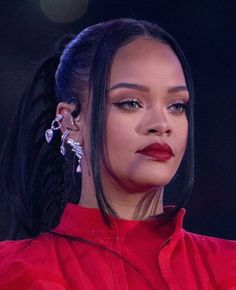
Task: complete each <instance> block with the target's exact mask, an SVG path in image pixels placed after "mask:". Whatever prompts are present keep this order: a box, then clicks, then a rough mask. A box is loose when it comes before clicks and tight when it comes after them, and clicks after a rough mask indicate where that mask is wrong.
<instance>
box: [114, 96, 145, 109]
mask: <svg viewBox="0 0 236 290" xmlns="http://www.w3.org/2000/svg"><path fill="white" fill-rule="evenodd" d="M114 105H115V106H117V107H118V108H120V109H125V110H137V109H140V108H142V105H141V102H140V101H139V100H138V99H137V98H130V99H124V100H121V101H119V102H116V103H114ZM132 105H133V106H132ZM134 105H135V106H134Z"/></svg>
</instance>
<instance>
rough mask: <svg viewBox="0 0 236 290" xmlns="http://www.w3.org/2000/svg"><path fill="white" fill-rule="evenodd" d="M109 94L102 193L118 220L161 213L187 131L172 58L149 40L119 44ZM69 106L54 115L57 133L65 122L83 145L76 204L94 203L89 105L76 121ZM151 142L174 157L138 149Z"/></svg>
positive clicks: (182, 86) (180, 81)
mask: <svg viewBox="0 0 236 290" xmlns="http://www.w3.org/2000/svg"><path fill="white" fill-rule="evenodd" d="M124 83H125V84H126V85H124ZM127 83H128V84H132V86H130V85H127ZM121 84H122V85H121ZM137 86H138V87H137ZM140 86H141V87H140ZM108 98H109V102H108V103H109V104H108V118H107V132H106V133H107V140H106V141H107V156H106V162H105V163H104V162H101V177H102V183H103V186H104V191H105V194H106V197H107V199H108V201H109V202H110V204H111V205H112V207H113V208H114V209H115V211H116V212H117V213H118V214H119V216H120V217H121V218H125V219H145V218H148V217H150V216H152V215H154V214H159V213H162V212H163V204H162V194H163V188H164V186H165V185H166V184H168V183H169V182H170V180H171V179H172V178H173V176H174V175H175V173H176V171H177V169H178V167H179V165H180V162H181V160H182V158H183V155H184V152H185V148H186V142H187V133H188V121H187V118H186V115H185V111H184V107H185V105H184V104H187V102H188V98H189V94H188V90H187V89H186V82H185V78H184V74H183V70H182V67H181V64H180V62H179V60H178V58H177V56H176V55H175V53H174V52H173V51H172V49H171V48H170V47H169V46H168V45H166V44H163V43H160V42H158V41H156V40H153V39H150V38H141V37H140V38H138V39H136V40H134V41H132V42H130V43H129V44H127V45H125V46H123V47H121V48H120V49H119V50H118V52H117V53H116V55H115V57H114V60H113V63H112V66H111V72H110V81H109V93H108ZM72 110H73V105H71V104H70V105H69V104H65V103H61V104H59V105H58V108H57V113H61V114H63V115H64V119H63V121H62V131H63V130H64V129H65V128H66V127H67V128H68V127H69V125H70V127H69V128H70V129H71V133H70V138H74V139H75V140H77V141H79V142H80V143H82V144H83V147H84V151H85V155H84V157H83V158H82V195H81V200H80V204H81V205H82V206H85V207H97V202H96V198H95V191H94V184H93V181H92V177H91V173H90V172H91V170H90V165H89V162H88V160H89V156H88V154H89V153H88V152H89V151H88V148H89V141H88V140H89V130H88V128H89V104H85V106H83V108H82V112H81V114H80V120H79V121H76V120H75V121H74V122H73V120H72V121H71V118H72V116H71V114H70V113H71V112H72ZM153 143H161V144H163V143H166V144H168V145H169V146H170V147H171V149H172V151H173V155H174V156H173V157H171V159H169V160H167V161H164V162H159V161H157V160H155V159H153V158H150V157H147V156H145V155H143V154H140V153H138V152H137V151H138V150H140V149H142V148H144V147H146V146H147V145H150V144H153Z"/></svg>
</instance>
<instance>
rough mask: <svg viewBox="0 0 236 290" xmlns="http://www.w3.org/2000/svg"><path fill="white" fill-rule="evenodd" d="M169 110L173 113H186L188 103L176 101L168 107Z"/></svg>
mask: <svg viewBox="0 0 236 290" xmlns="http://www.w3.org/2000/svg"><path fill="white" fill-rule="evenodd" d="M167 109H168V110H170V112H171V113H174V114H181V113H184V112H185V111H186V109H187V103H186V102H184V101H183V100H176V101H174V102H173V103H171V104H169V105H168V106H167Z"/></svg>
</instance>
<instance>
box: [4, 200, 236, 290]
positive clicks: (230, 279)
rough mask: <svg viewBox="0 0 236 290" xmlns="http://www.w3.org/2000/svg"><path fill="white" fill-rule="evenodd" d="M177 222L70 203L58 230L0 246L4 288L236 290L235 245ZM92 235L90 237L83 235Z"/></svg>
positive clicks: (41, 289)
mask: <svg viewBox="0 0 236 290" xmlns="http://www.w3.org/2000/svg"><path fill="white" fill-rule="evenodd" d="M183 215H184V210H181V211H180V212H179V213H178V215H177V217H176V218H175V219H173V220H172V221H169V222H166V223H165V224H164V225H162V226H160V221H150V220H149V221H127V220H122V219H116V218H110V221H111V227H110V228H109V227H107V226H106V225H105V224H104V222H103V219H102V217H101V214H100V212H99V210H98V209H87V208H82V207H80V206H78V205H73V204H68V205H67V207H66V209H65V212H64V214H63V217H62V220H61V223H60V225H59V226H58V227H57V228H56V229H55V232H57V233H60V234H66V235H71V236H75V237H80V238H81V240H80V241H77V240H71V239H66V238H63V237H60V236H56V235H52V234H50V233H45V234H41V235H40V236H38V237H37V238H34V239H27V240H22V241H6V242H2V243H1V244H0V290H13V289H15V290H65V289H67V290H76V289H78V290H84V289H85V290H95V289H96V290H146V289H163V290H165V289H173V290H177V289H185V290H190V289H191V290H197V289H198V290H199V289H200V290H205V289H206V290H210V289H219V290H226V289H227V290H229V289H230V290H236V243H235V242H233V241H225V240H221V239H217V238H210V237H205V236H201V235H196V234H192V233H188V232H186V231H185V230H184V229H183V228H182V220H183ZM83 239H84V240H86V241H84V240H83Z"/></svg>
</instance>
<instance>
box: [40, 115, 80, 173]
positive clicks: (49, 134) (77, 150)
mask: <svg viewBox="0 0 236 290" xmlns="http://www.w3.org/2000/svg"><path fill="white" fill-rule="evenodd" d="M62 119H63V116H62V115H60V114H58V115H56V118H55V119H54V120H53V121H52V124H51V128H50V129H47V130H46V131H45V138H46V141H47V143H50V142H51V140H52V138H53V135H54V131H57V130H59V129H60V128H61V125H60V123H59V122H60V121H61V120H62ZM69 133H70V131H69V130H65V132H64V133H63V134H62V136H61V146H60V152H61V154H62V155H63V156H64V155H65V153H66V150H65V143H67V144H69V145H70V146H71V147H72V151H73V152H74V153H75V155H76V156H77V158H78V165H77V168H76V172H81V166H80V162H81V158H82V155H83V154H84V152H83V148H82V146H81V145H80V143H79V142H77V141H75V140H73V139H70V138H67V137H68V135H69Z"/></svg>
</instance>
